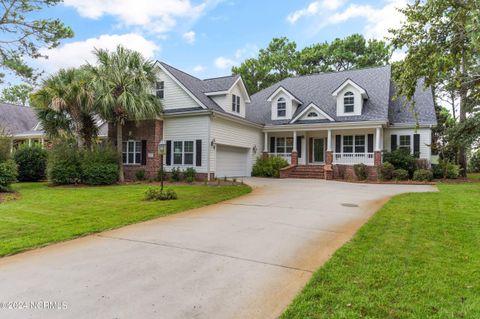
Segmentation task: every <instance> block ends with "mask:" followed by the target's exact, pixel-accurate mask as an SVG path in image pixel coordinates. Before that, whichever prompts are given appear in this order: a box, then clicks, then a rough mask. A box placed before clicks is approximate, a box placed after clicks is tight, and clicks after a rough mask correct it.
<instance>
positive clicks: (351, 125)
mask: <svg viewBox="0 0 480 319" xmlns="http://www.w3.org/2000/svg"><path fill="white" fill-rule="evenodd" d="M387 124H388V123H387V122H386V121H371V122H332V123H308V124H286V125H266V126H265V127H264V129H263V130H264V131H266V132H283V131H292V130H297V131H318V130H327V129H332V130H340V129H363V128H377V127H379V128H382V127H386V126H387Z"/></svg>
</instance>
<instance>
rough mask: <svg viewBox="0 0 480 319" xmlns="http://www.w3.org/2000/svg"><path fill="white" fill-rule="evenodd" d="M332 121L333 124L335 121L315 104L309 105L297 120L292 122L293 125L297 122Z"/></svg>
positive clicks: (296, 117)
mask: <svg viewBox="0 0 480 319" xmlns="http://www.w3.org/2000/svg"><path fill="white" fill-rule="evenodd" d="M322 120H323V121H327V120H328V121H330V122H333V121H334V119H333V118H332V117H331V116H330V115H328V114H327V113H325V112H324V111H323V110H322V109H320V108H319V107H318V106H316V105H315V104H314V103H310V104H308V106H307V107H306V108H304V109H303V111H301V112H300V113H299V114H298V115H297V116H295V118H294V119H293V120H292V122H291V123H295V122H297V121H306V122H307V121H322Z"/></svg>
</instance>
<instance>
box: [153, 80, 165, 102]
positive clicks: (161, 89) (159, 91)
mask: <svg viewBox="0 0 480 319" xmlns="http://www.w3.org/2000/svg"><path fill="white" fill-rule="evenodd" d="M155 94H156V95H157V97H158V98H159V99H163V97H164V96H165V82H164V81H158V82H157V83H156V84H155Z"/></svg>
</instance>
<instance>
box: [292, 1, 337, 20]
mask: <svg viewBox="0 0 480 319" xmlns="http://www.w3.org/2000/svg"><path fill="white" fill-rule="evenodd" d="M344 3H345V0H317V1H313V2H311V3H310V4H309V5H308V6H307V7H305V8H302V9H300V10H297V11H295V12H292V13H290V14H289V15H288V17H287V20H288V22H290V23H291V24H295V23H296V22H297V21H298V20H299V19H300V18H302V17H308V16H313V15H317V14H319V13H322V12H323V11H325V10H328V11H333V10H336V9H338V8H340V7H341V6H342V5H343V4H344Z"/></svg>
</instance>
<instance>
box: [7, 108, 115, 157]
mask: <svg viewBox="0 0 480 319" xmlns="http://www.w3.org/2000/svg"><path fill="white" fill-rule="evenodd" d="M98 125H99V135H98V137H99V138H100V139H106V137H107V132H108V124H107V123H106V122H105V121H99V122H98ZM0 130H3V133H5V134H7V135H9V136H11V137H12V149H16V148H17V147H18V146H19V145H22V144H28V145H33V144H40V145H42V146H43V145H45V143H48V138H47V137H46V135H45V132H44V131H43V129H42V126H41V125H40V122H39V120H38V118H37V115H36V114H35V111H34V109H33V108H31V107H28V106H21V105H16V104H9V103H1V102H0Z"/></svg>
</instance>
